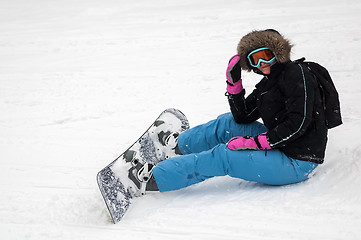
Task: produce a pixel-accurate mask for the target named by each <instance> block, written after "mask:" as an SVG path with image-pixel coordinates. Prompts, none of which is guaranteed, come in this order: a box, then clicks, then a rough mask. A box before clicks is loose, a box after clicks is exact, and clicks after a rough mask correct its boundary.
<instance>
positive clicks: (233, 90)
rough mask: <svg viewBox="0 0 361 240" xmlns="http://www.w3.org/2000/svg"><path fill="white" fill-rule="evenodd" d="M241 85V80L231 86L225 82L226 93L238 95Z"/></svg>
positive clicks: (241, 88)
mask: <svg viewBox="0 0 361 240" xmlns="http://www.w3.org/2000/svg"><path fill="white" fill-rule="evenodd" d="M242 90H243V85H242V79H240V81H237V82H235V83H234V84H231V83H230V82H228V81H227V92H228V93H229V94H238V93H240V92H242Z"/></svg>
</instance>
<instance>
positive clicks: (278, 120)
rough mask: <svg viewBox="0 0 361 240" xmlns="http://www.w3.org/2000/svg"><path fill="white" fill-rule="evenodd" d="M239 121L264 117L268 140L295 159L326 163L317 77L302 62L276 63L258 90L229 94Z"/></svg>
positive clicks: (325, 140) (323, 120)
mask: <svg viewBox="0 0 361 240" xmlns="http://www.w3.org/2000/svg"><path fill="white" fill-rule="evenodd" d="M228 101H229V104H230V108H231V111H232V114H233V117H234V119H235V120H236V122H237V123H250V122H253V121H256V120H257V119H259V118H261V119H262V121H263V123H264V125H265V126H266V127H267V128H268V129H269V131H268V133H267V137H268V141H269V144H270V146H271V147H272V148H277V149H279V150H281V151H282V152H283V153H285V154H286V155H287V156H289V157H292V158H294V159H298V160H303V161H310V162H315V163H323V160H324V155H325V149H326V143H327V128H326V126H325V117H324V112H323V110H322V99H321V95H320V91H319V88H318V84H317V82H316V79H314V77H313V76H312V74H311V73H310V72H309V71H308V69H306V68H304V67H302V66H301V65H300V64H295V63H292V62H287V63H276V64H275V65H273V66H272V67H271V74H270V75H267V76H265V77H264V78H263V79H262V80H261V81H260V82H259V83H258V84H257V85H256V88H255V90H254V91H253V92H252V93H251V94H250V95H249V96H248V97H247V98H245V90H243V91H242V92H241V93H239V94H236V95H228Z"/></svg>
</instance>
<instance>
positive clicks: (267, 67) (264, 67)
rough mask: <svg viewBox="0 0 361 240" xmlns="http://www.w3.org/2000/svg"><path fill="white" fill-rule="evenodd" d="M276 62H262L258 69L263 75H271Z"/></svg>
mask: <svg viewBox="0 0 361 240" xmlns="http://www.w3.org/2000/svg"><path fill="white" fill-rule="evenodd" d="M275 62H276V61H273V62H271V63H264V62H262V63H261V66H259V68H258V69H259V70H260V71H261V72H262V73H263V74H265V75H268V74H270V73H271V66H272V65H273V64H275Z"/></svg>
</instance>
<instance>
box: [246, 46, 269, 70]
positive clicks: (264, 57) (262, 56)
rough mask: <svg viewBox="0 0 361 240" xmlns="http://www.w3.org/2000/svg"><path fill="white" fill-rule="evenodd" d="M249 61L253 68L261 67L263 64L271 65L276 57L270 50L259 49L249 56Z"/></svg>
mask: <svg viewBox="0 0 361 240" xmlns="http://www.w3.org/2000/svg"><path fill="white" fill-rule="evenodd" d="M247 58H248V60H249V63H250V64H251V66H252V67H259V66H260V65H261V62H265V63H271V62H273V61H274V60H275V59H276V57H275V55H274V54H273V53H272V51H271V50H269V49H268V48H259V49H256V50H254V51H252V52H251V53H250V54H248V57H247Z"/></svg>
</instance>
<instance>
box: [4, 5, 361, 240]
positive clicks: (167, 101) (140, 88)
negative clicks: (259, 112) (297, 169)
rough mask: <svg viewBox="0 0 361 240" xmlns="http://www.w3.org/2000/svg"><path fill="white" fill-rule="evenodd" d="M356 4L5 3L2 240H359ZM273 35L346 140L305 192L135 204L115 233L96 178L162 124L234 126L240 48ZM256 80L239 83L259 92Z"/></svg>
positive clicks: (225, 191) (155, 196)
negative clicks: (315, 76)
mask: <svg viewBox="0 0 361 240" xmlns="http://www.w3.org/2000/svg"><path fill="white" fill-rule="evenodd" d="M360 12H361V1H357V0H343V1H339V0H319V1H315V0H303V1H296V0H288V1H266V0H257V1H251V0H249V1H245V0H243V1H242V0H225V1H216V0H182V1H166V0H152V1H147V0H137V1H127V0H102V1H101V0H76V1H74V0H59V1H52V0H32V1H26V0H2V1H1V2H0V83H1V86H0V113H1V114H0V163H1V170H0V189H1V194H0V236H1V239H36V240H41V239H87V240H92V239H97V240H99V239H277V240H280V239H359V238H360V236H361V230H360V226H361V191H360V190H361V174H360V168H361V160H360V155H361V141H360V137H359V136H358V135H359V134H360V132H361V107H360V96H361V95H360V92H361V83H360V81H359V77H357V76H358V74H357V71H358V70H359V66H360V54H361V51H360V50H361V28H360V26H361V18H360ZM266 28H275V29H277V30H279V31H280V32H281V33H283V34H284V35H285V36H286V37H287V38H289V39H290V40H291V41H292V43H294V44H295V46H294V48H293V52H292V59H297V58H300V57H303V56H305V57H306V58H307V59H308V60H313V61H316V62H319V63H321V64H323V65H324V66H325V67H327V68H328V69H329V71H330V73H331V75H332V77H333V78H334V81H335V84H336V86H337V88H338V90H339V93H340V99H341V105H342V113H343V120H344V124H343V125H342V126H341V127H338V128H336V129H332V130H330V132H329V143H328V147H327V152H326V154H327V156H326V160H325V163H324V164H323V165H321V166H319V167H318V168H317V170H316V171H315V174H314V175H313V176H312V177H311V178H310V179H309V180H307V181H305V182H302V183H299V184H294V185H288V186H283V187H271V186H265V185H262V184H257V183H250V182H246V181H242V180H240V179H232V178H230V177H227V176H226V177H217V178H212V179H210V180H207V181H205V182H203V183H201V184H197V185H194V186H191V187H188V188H186V189H182V190H179V191H173V192H167V193H152V194H148V195H146V196H144V197H141V198H137V199H135V200H134V201H133V204H132V205H131V207H130V210H129V211H128V213H127V214H126V215H125V217H124V219H123V220H122V221H121V222H120V223H119V224H116V225H113V224H112V223H111V222H110V219H109V215H108V212H107V210H106V206H105V204H104V202H103V199H102V197H101V195H100V192H99V190H98V188H97V185H96V174H97V172H98V171H99V170H100V169H102V168H103V167H104V166H105V165H107V164H108V163H110V162H111V161H112V160H113V159H114V158H116V157H117V156H118V155H119V154H120V153H122V152H123V151H124V150H125V149H126V148H128V147H129V146H130V145H131V144H132V143H133V142H134V141H135V140H136V139H137V138H138V137H139V136H140V135H141V134H142V133H143V132H144V131H145V129H146V128H147V127H148V126H149V124H150V123H151V122H152V121H153V120H154V119H155V118H156V117H157V116H158V115H159V114H160V112H161V111H163V110H164V109H166V108H169V107H174V108H178V109H180V110H181V111H183V112H184V113H185V114H186V115H187V117H188V119H189V122H190V124H191V126H196V125H198V124H201V123H205V122H207V121H209V120H211V119H213V118H215V117H217V116H218V115H219V114H222V113H224V112H227V111H229V106H228V103H227V100H226V98H225V96H224V92H225V69H226V65H227V63H228V60H229V58H230V57H231V56H232V55H234V54H235V53H236V47H237V44H238V41H239V39H240V38H241V37H242V36H243V35H245V34H246V33H248V32H249V31H251V30H254V29H266ZM259 80H260V76H257V75H256V74H253V73H244V74H243V82H244V86H245V88H246V89H247V91H248V93H249V92H251V90H252V88H253V86H254V84H255V83H257V82H258V81H259Z"/></svg>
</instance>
